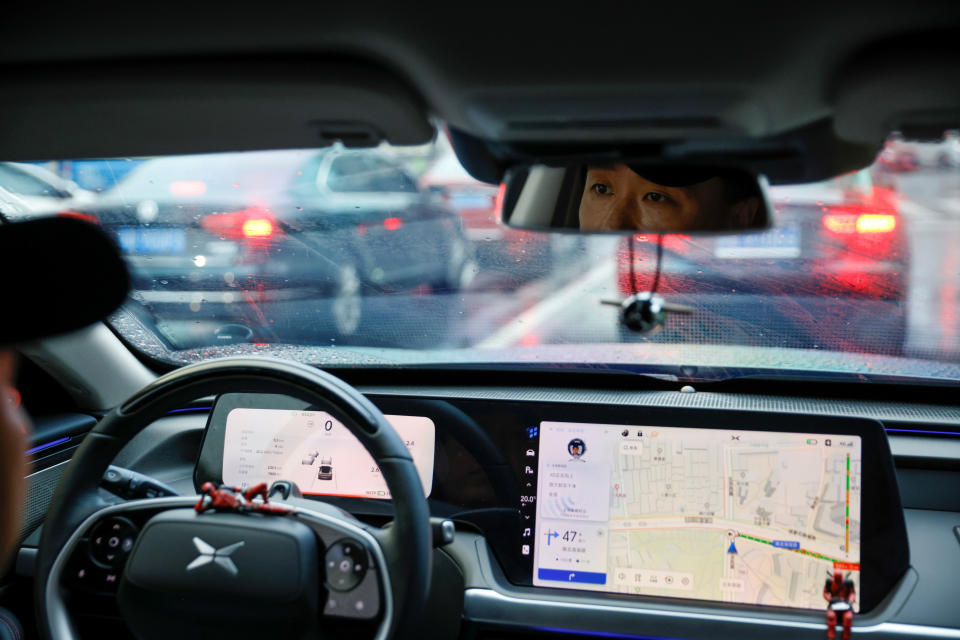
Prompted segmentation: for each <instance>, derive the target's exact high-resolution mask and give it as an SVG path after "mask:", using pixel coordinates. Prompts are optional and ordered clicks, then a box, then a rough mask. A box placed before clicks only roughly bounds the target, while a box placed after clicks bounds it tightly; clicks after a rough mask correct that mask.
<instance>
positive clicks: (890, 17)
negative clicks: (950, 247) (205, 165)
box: [0, 0, 960, 181]
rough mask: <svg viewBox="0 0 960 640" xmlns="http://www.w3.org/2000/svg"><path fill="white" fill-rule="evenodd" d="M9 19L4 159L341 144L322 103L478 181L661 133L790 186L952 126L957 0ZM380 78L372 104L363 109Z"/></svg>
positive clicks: (18, 14)
mask: <svg viewBox="0 0 960 640" xmlns="http://www.w3.org/2000/svg"><path fill="white" fill-rule="evenodd" d="M5 13H7V14H8V15H7V17H6V19H5V20H4V21H3V26H2V27H0V30H2V31H0V65H2V67H3V69H4V71H3V73H2V75H0V78H2V79H0V82H3V85H4V89H5V90H4V94H5V103H4V105H2V106H0V117H3V120H4V121H5V122H17V123H18V126H17V127H5V128H3V129H2V130H0V157H9V158H10V159H39V158H56V157H61V158H62V157H68V156H82V157H96V156H101V157H102V156H116V155H141V154H144V153H188V152H201V151H218V150H234V149H255V148H279V147H309V146H316V145H317V144H318V142H326V141H328V139H329V138H330V137H333V138H335V137H337V135H338V134H337V132H336V131H334V132H333V133H331V132H330V131H327V130H323V131H320V132H319V133H318V132H317V131H315V130H314V129H312V128H311V127H310V126H308V124H309V123H310V122H311V114H312V113H316V114H318V118H316V119H315V120H314V121H313V123H314V124H316V121H317V120H320V121H323V123H327V124H329V123H336V122H340V123H342V122H343V121H348V120H356V121H361V122H363V123H365V125H366V126H368V127H369V128H371V129H373V130H375V131H374V133H373V134H371V135H369V136H366V134H365V133H362V134H356V132H348V135H359V136H360V138H364V137H365V136H366V138H365V139H363V140H360V142H361V143H370V142H376V141H377V140H379V139H387V140H390V141H393V142H400V143H412V142H417V141H421V142H422V141H423V138H425V137H428V136H429V133H428V129H427V128H425V127H424V123H425V122H426V117H427V115H436V116H439V117H440V118H441V119H442V120H444V121H445V122H447V123H449V124H450V126H451V127H453V128H454V129H456V130H459V131H461V132H463V133H465V134H469V136H472V137H475V138H478V139H480V140H482V141H484V143H483V149H484V150H485V152H486V153H487V154H488V155H489V156H490V157H492V158H495V159H496V160H497V162H495V163H493V164H490V163H487V164H488V165H490V166H491V167H492V168H491V169H490V170H486V171H485V170H484V168H483V167H482V166H481V164H482V162H481V163H478V162H476V161H473V162H471V161H469V159H468V161H467V162H466V163H465V164H466V165H467V168H468V169H470V170H471V172H472V173H473V174H474V175H478V174H482V175H481V177H483V178H484V179H487V180H495V179H498V178H499V177H500V176H499V175H497V174H498V173H501V174H502V169H503V168H504V166H506V165H509V164H511V163H512V162H514V159H515V158H517V157H520V156H521V155H524V154H526V155H530V154H532V155H535V156H537V157H540V156H543V155H550V154H552V153H557V152H559V151H569V150H571V149H582V148H583V147H582V145H583V144H584V143H589V144H590V145H592V146H593V147H597V145H601V146H602V145H604V144H613V145H619V146H622V145H624V144H625V143H627V142H636V143H644V144H647V145H650V144H653V145H654V146H655V148H654V149H653V153H656V154H660V155H663V154H673V155H677V154H679V155H683V153H684V151H683V149H681V148H680V147H677V146H673V147H664V146H662V145H663V144H664V143H665V142H683V141H688V142H691V141H692V142H693V143H695V144H697V145H700V146H699V147H698V148H699V149H700V150H701V151H700V152H703V151H702V150H703V149H705V148H709V147H710V145H711V144H713V145H714V147H716V144H717V143H719V144H720V145H721V146H722V148H723V149H725V153H731V151H730V149H732V148H733V147H735V146H736V145H737V144H739V145H741V146H744V145H745V146H746V147H749V148H748V149H745V150H744V151H743V153H745V154H753V155H757V154H758V153H763V152H766V153H767V154H768V155H770V156H777V157H778V158H779V160H776V161H774V160H770V161H769V162H768V164H769V165H770V168H769V169H768V170H767V172H768V173H769V174H772V175H774V177H775V181H776V179H780V180H781V181H790V180H802V179H810V178H813V177H823V176H824V175H827V174H834V173H838V172H840V171H843V170H849V169H852V168H857V167H860V166H864V165H865V164H869V162H870V160H872V158H873V156H874V155H875V154H876V152H877V150H878V148H879V145H880V143H881V141H882V138H883V136H884V135H885V134H886V132H888V131H889V130H890V129H891V128H902V129H909V128H910V127H914V128H917V130H918V131H920V135H927V134H928V133H929V132H937V131H941V132H942V131H943V129H944V128H947V127H949V126H956V125H958V124H960V64H958V60H960V45H958V43H960V10H958V5H957V4H956V2H954V1H953V0H919V1H915V2H910V3H903V2H896V1H874V2H851V3H836V2H814V3H804V4H803V5H802V6H799V5H798V6H796V7H793V8H788V9H784V7H783V5H782V4H779V3H775V2H769V0H766V1H764V2H742V3H717V2H700V3H689V2H666V3H626V2H624V3H614V2H606V1H601V2H593V3H589V4H587V5H583V4H581V5H571V6H569V7H564V6H562V5H558V4H551V5H549V6H548V5H534V4H533V3H529V4H518V3H511V4H506V3H486V4H483V5H476V6H474V7H471V8H470V9H467V8H463V7H461V8H453V7H451V6H450V5H449V3H444V4H440V3H421V4H417V5H415V8H414V6H412V5H404V4H402V3H400V4H398V3H392V2H371V3H359V4H358V3H310V4H295V3H289V2H279V3H276V2H275V3H270V4H269V5H263V4H258V5H244V4H240V3H236V4H230V5H229V6H227V5H223V4H210V3H199V4H198V3H191V4H190V5H183V7H182V8H181V9H177V8H176V7H173V6H171V5H170V4H169V3H164V4H162V5H161V4H160V3H154V4H153V5H151V4H150V3H109V4H108V5H97V9H96V10H94V9H93V8H91V7H90V6H89V5H83V4H77V5H68V6H64V7H62V8H58V10H57V11H50V10H48V9H47V8H45V7H44V6H42V5H30V4H26V3H21V4H18V5H17V6H14V7H10V8H8V9H7V11H6V12H5ZM358 61H359V62H360V63H361V64H370V65H371V66H370V68H371V69H373V68H376V69H379V70H381V71H382V72H383V73H382V75H377V73H379V72H373V73H372V75H369V76H368V75H365V74H364V73H355V74H353V75H354V77H353V79H352V80H351V79H350V74H349V73H347V74H346V75H345V76H344V77H342V78H341V79H340V81H339V82H340V89H342V88H343V86H352V88H353V89H357V88H363V89H365V90H369V91H368V92H367V94H368V95H366V96H363V95H360V96H358V95H357V94H356V93H352V94H342V92H341V93H338V92H337V91H336V90H333V89H331V88H330V87H326V91H314V90H315V89H318V88H323V87H322V85H323V84H324V83H325V82H328V81H329V79H330V78H331V77H333V76H334V75H336V74H332V73H330V70H331V69H336V68H342V69H344V70H349V69H350V68H351V67H350V65H351V64H355V63H357V62H358ZM245 70H246V71H245ZM324 70H325V73H320V71H324ZM194 80H196V81H195V82H194ZM151 87H152V88H153V91H152V92H151V90H150V88H151ZM143 88H146V89H147V90H146V92H145V93H144V94H143V95H140V96H137V95H136V94H137V93H138V89H143ZM377 92H379V93H380V95H379V100H376V101H375V102H380V103H381V104H380V105H379V106H378V107H377V108H371V107H369V106H364V104H363V103H364V102H365V100H367V101H369V98H370V95H369V94H370V93H377ZM383 98H388V101H387V105H386V106H385V105H384V104H382V103H383V100H382V99H383ZM54 103H55V104H54ZM148 103H150V104H148ZM151 105H152V106H151ZM228 106H229V109H227V108H226V107H228ZM386 107H389V108H390V109H393V110H394V111H395V112H396V113H392V114H389V115H388V114H387V113H386V111H385V109H386ZM227 111H229V112H230V113H231V114H232V116H231V117H229V118H224V115H225V113H226V112H227ZM205 113H206V114H208V117H204V114H205ZM398 113H399V114H400V115H397V114H398ZM104 114H107V115H104ZM217 114H219V115H220V118H219V120H218V118H217ZM11 118H12V119H11ZM71 124H75V125H77V126H70V125H71ZM81 124H83V126H79V125H81ZM294 125H295V126H294ZM285 127H286V128H285ZM322 128H323V127H321V129H322ZM334 128H335V127H334ZM12 129H16V130H17V131H16V132H13V131H11V130H12ZM784 136H786V137H784ZM761 141H764V142H766V143H767V146H766V147H764V146H763V145H761V144H760V142H761ZM545 143H548V148H547V149H546V150H544V146H543V145H544V144H545ZM771 144H773V146H774V147H775V148H771V147H770V145H771ZM637 148H638V149H640V148H642V147H637ZM463 149H464V145H463V144H460V145H458V149H457V151H458V155H461V157H463V154H464V153H465V152H464V151H463ZM714 150H715V149H714ZM787 150H792V151H791V152H788V151H787ZM791 153H792V155H791ZM467 154H468V155H469V153H467ZM785 155H786V156H790V158H785ZM797 158H801V159H802V161H799V162H798V161H797ZM810 158H813V159H814V161H813V163H812V164H811V162H810V161H809V159H810ZM777 162H779V164H777ZM791 162H792V163H791Z"/></svg>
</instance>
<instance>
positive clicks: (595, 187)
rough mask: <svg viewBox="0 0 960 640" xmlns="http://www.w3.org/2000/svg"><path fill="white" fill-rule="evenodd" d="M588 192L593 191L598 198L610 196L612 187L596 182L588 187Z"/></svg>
mask: <svg viewBox="0 0 960 640" xmlns="http://www.w3.org/2000/svg"><path fill="white" fill-rule="evenodd" d="M590 191H593V192H594V193H595V194H597V195H598V196H612V195H613V187H611V186H610V185H608V184H604V183H602V182H596V183H594V184H592V185H591V186H590Z"/></svg>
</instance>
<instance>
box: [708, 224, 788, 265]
mask: <svg viewBox="0 0 960 640" xmlns="http://www.w3.org/2000/svg"><path fill="white" fill-rule="evenodd" d="M713 255H714V256H716V257H717V258H799V257H800V229H799V228H797V227H795V226H787V227H781V228H777V229H768V230H767V231H764V232H762V233H749V234H744V235H738V236H720V237H718V238H717V239H716V240H714V245H713Z"/></svg>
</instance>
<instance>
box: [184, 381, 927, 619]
mask: <svg viewBox="0 0 960 640" xmlns="http://www.w3.org/2000/svg"><path fill="white" fill-rule="evenodd" d="M371 400H373V401H374V402H375V404H377V405H378V406H379V407H380V408H381V410H383V411H384V412H385V414H386V415H387V418H388V420H389V421H390V423H391V424H392V425H393V426H394V427H395V428H396V429H397V431H398V433H399V435H400V436H401V438H402V439H403V440H404V442H405V444H406V445H407V448H408V450H409V451H410V453H411V456H412V458H413V460H414V463H415V466H416V468H417V470H418V472H419V474H420V478H421V481H422V484H423V489H424V494H425V495H426V496H427V497H428V501H429V504H430V508H431V511H432V512H433V514H434V515H438V516H442V517H445V518H450V519H452V520H454V521H455V522H457V523H458V524H459V525H461V526H465V527H469V529H470V530H473V531H476V532H478V533H479V534H480V535H482V537H483V538H484V540H485V542H486V543H487V544H488V545H489V546H490V549H491V551H492V554H493V556H494V558H495V561H496V564H497V566H498V568H499V569H500V570H501V571H502V572H503V574H504V576H505V578H506V579H507V581H508V582H509V583H511V584H512V585H515V586H518V587H529V588H532V590H533V592H535V593H557V592H558V591H567V592H570V593H571V594H574V593H581V594H586V593H588V592H593V593H597V594H603V595H605V596H608V597H611V598H615V599H617V600H620V601H625V602H644V601H647V602H657V601H664V600H681V601H688V602H690V603H697V602H700V603H709V604H711V605H718V606H736V607H740V608H743V607H747V608H752V609H754V610H756V611H770V610H789V609H798V610H808V611H818V612H822V611H823V608H824V606H825V601H824V596H823V591H824V587H825V582H826V581H827V580H828V578H830V577H831V576H832V575H833V574H834V572H840V573H841V575H842V578H843V579H844V580H845V581H848V583H850V584H852V585H853V588H854V593H855V594H856V595H855V599H854V601H853V603H852V606H853V608H854V610H855V611H857V612H862V613H867V612H869V611H871V610H872V609H874V608H875V607H877V605H878V604H879V603H880V602H881V601H883V600H884V598H886V597H887V596H888V595H889V594H890V593H891V592H892V591H893V589H894V587H895V585H896V584H897V582H898V581H899V580H900V579H901V578H902V577H903V575H904V574H905V573H906V571H907V569H908V566H909V556H908V553H907V549H908V545H907V536H906V527H905V523H904V519H903V513H902V508H901V507H900V503H899V500H898V498H897V485H896V478H895V475H894V470H893V465H892V458H891V455H890V452H889V449H888V447H887V444H886V438H885V435H884V433H883V428H882V425H881V424H880V423H878V422H876V421H872V420H864V419H854V418H828V417H818V418H817V419H816V420H811V419H809V418H804V417H798V416H790V415H784V414H771V413H762V412H738V411H723V412H717V411H709V410H707V411H704V410H677V409H670V410H665V409H657V408H646V409H644V410H642V411H638V410H636V409H632V408H622V407H621V408H618V407H610V406H602V405H596V406H591V405H583V404H570V405H564V404H562V403H528V402H507V403H503V402H498V403H489V402H483V401H475V400H466V399H459V400H450V399H447V400H442V399H436V398H398V397H386V396H384V397H376V396H372V397H371ZM865 460H867V461H870V463H869V464H866V465H865V464H864V461H865ZM281 479H283V480H293V481H294V482H296V483H297V485H298V486H299V487H300V488H301V490H302V492H303V493H304V495H305V496H310V497H315V498H317V499H324V500H327V501H334V502H336V503H337V504H339V505H340V506H342V507H344V508H345V509H347V510H349V511H351V512H352V513H354V514H355V515H358V516H359V517H363V516H377V515H384V514H386V513H388V512H389V503H388V502H386V501H387V500H388V499H389V497H390V496H389V490H388V489H387V487H386V484H385V482H384V480H383V478H382V476H381V475H380V473H379V469H378V468H377V467H376V465H375V464H374V462H373V460H372V459H371V457H370V456H369V454H367V453H366V451H365V450H364V449H363V448H362V446H361V445H360V443H359V442H358V441H357V440H356V439H355V437H354V436H352V435H351V434H350V433H349V432H348V431H347V430H346V428H345V427H344V426H343V424H342V423H341V422H340V421H339V420H338V419H337V417H336V416H334V415H332V414H330V413H327V412H325V411H323V410H320V409H319V408H317V407H311V406H308V405H306V404H305V403H303V402H302V401H299V400H294V399H292V398H288V397H285V396H278V395H267V394H225V395H222V396H220V397H219V398H217V400H216V402H215V404H214V406H213V409H212V411H211V413H210V415H209V420H208V423H207V426H206V430H205V435H204V439H203V444H202V446H201V450H200V454H199V457H198V460H197V464H196V467H195V471H194V483H195V485H196V486H197V487H199V486H200V485H201V484H203V483H204V482H207V481H213V482H218V483H219V482H223V483H226V484H230V485H234V486H241V487H247V486H252V485H253V484H256V483H259V482H268V483H270V482H272V481H274V480H281Z"/></svg>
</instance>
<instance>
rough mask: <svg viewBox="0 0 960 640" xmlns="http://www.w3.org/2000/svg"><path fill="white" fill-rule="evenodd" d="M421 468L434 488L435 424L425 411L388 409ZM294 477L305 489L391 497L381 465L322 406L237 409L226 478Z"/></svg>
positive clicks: (242, 481) (227, 445) (231, 416)
mask: <svg viewBox="0 0 960 640" xmlns="http://www.w3.org/2000/svg"><path fill="white" fill-rule="evenodd" d="M387 420H388V421H389V422H390V424H391V425H393V427H394V429H396V430H397V433H398V434H399V435H400V438H401V439H403V441H404V444H406V445H407V449H408V450H409V451H410V454H411V456H412V457H413V463H414V466H416V468H417V472H418V473H419V474H420V481H421V482H422V483H423V492H424V495H426V496H428V497H429V495H430V491H431V490H432V488H433V458H434V442H435V439H436V430H435V428H434V424H433V421H432V420H430V419H429V418H425V417H421V416H401V415H388V416H387ZM275 480H291V481H293V482H295V483H296V484H297V486H299V487H300V490H301V491H302V492H303V493H304V494H305V495H324V496H342V497H350V498H377V499H389V498H390V491H389V489H387V483H386V481H385V480H384V478H383V475H382V474H381V473H380V468H379V467H378V466H377V464H376V463H375V462H374V461H373V458H372V457H371V456H370V454H369V453H367V450H366V449H364V447H363V445H362V444H360V441H359V440H357V438H356V436H354V435H353V434H352V433H350V431H349V430H348V429H347V428H346V427H345V426H344V425H343V424H342V423H341V422H339V421H338V420H337V419H336V418H334V417H333V416H331V415H330V414H329V413H326V412H323V411H309V410H298V411H294V410H288V409H245V408H240V409H233V410H232V411H230V412H229V413H228V414H227V419H226V428H225V433H224V439H223V482H224V484H228V485H233V486H240V487H248V486H253V485H255V484H257V483H259V482H266V483H268V484H269V483H272V482H274V481H275Z"/></svg>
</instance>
